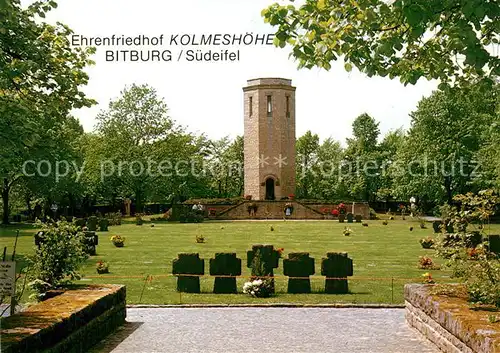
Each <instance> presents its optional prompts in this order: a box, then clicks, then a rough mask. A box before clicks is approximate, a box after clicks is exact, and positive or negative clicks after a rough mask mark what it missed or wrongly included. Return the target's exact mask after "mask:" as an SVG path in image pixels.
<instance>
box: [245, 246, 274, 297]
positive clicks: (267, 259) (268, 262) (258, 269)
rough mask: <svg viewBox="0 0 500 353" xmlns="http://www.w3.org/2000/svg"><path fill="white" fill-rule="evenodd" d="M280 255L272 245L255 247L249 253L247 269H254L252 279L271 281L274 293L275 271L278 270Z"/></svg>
mask: <svg viewBox="0 0 500 353" xmlns="http://www.w3.org/2000/svg"><path fill="white" fill-rule="evenodd" d="M279 259H280V255H279V252H278V251H277V250H275V249H274V247H273V246H272V245H254V246H252V250H249V251H247V267H248V268H251V269H252V279H258V278H262V279H270V284H271V293H274V278H272V277H274V271H273V270H274V269H275V268H278V265H279Z"/></svg>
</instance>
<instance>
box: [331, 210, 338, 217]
mask: <svg viewBox="0 0 500 353" xmlns="http://www.w3.org/2000/svg"><path fill="white" fill-rule="evenodd" d="M339 214H340V212H339V210H337V209H333V210H332V215H333V216H335V217H336V216H338V215H339Z"/></svg>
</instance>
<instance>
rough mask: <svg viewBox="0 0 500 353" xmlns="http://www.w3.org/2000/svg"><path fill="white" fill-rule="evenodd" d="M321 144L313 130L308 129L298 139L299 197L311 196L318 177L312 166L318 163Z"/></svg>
mask: <svg viewBox="0 0 500 353" xmlns="http://www.w3.org/2000/svg"><path fill="white" fill-rule="evenodd" d="M319 146H320V145H319V137H318V135H317V134H313V133H312V132H311V131H307V132H306V133H305V134H304V135H303V136H301V137H299V138H298V139H297V142H296V151H297V157H296V158H297V162H296V166H297V191H298V195H297V196H299V197H302V198H306V199H307V198H309V197H310V194H311V188H312V186H313V183H314V180H315V179H316V177H317V173H316V171H314V170H313V168H312V167H313V166H315V165H316V163H317V154H318V149H319Z"/></svg>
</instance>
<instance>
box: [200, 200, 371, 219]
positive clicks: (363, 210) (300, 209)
mask: <svg viewBox="0 0 500 353" xmlns="http://www.w3.org/2000/svg"><path fill="white" fill-rule="evenodd" d="M252 203H254V204H256V205H257V212H256V213H255V215H252V216H250V214H249V212H248V205H250V204H252ZM287 203H291V204H292V205H293V208H294V210H293V213H292V215H291V216H289V217H286V218H287V219H304V220H307V219H310V220H315V219H316V220H318V219H332V217H331V216H327V215H324V214H323V213H322V210H323V209H329V210H331V209H333V208H335V207H336V206H337V205H336V204H306V203H301V202H300V200H299V201H295V200H293V201H292V200H289V201H245V202H242V203H241V204H239V205H234V206H229V207H228V206H225V210H221V209H218V210H217V216H216V217H214V218H216V219H225V220H231V219H241V220H243V219H283V217H284V207H285V205H286V204H287ZM346 206H347V212H352V211H354V212H353V213H354V214H355V215H356V214H360V215H361V216H362V218H363V219H369V217H370V207H369V206H368V204H366V203H356V204H348V205H346ZM209 208H214V209H215V207H214V206H211V205H207V206H206V209H209Z"/></svg>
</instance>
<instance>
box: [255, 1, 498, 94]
mask: <svg viewBox="0 0 500 353" xmlns="http://www.w3.org/2000/svg"><path fill="white" fill-rule="evenodd" d="M262 14H263V16H264V19H265V21H266V22H269V23H270V24H271V25H273V26H276V27H277V31H276V39H275V44H276V45H278V46H280V47H285V46H286V45H287V44H289V45H291V46H292V52H291V56H293V57H294V58H295V59H297V60H298V62H299V66H300V67H306V68H312V67H314V66H319V67H322V68H325V69H327V70H328V69H330V67H331V63H332V61H335V60H338V59H339V58H343V60H344V62H345V69H346V70H347V71H351V70H352V68H353V67H357V68H358V69H359V70H360V71H361V72H364V73H366V74H367V75H368V76H373V75H379V76H389V77H390V78H394V77H399V78H400V80H401V82H403V83H404V84H408V83H410V84H415V83H416V82H417V81H418V80H419V79H420V78H422V77H425V78H427V79H438V80H440V81H441V82H442V84H443V85H444V84H446V83H449V82H451V81H454V80H455V81H458V82H459V83H463V82H472V81H474V80H475V79H477V78H480V79H484V80H487V81H489V82H492V81H493V80H494V79H495V78H497V77H498V75H499V73H500V59H499V58H498V55H497V53H495V52H494V51H493V50H491V48H489V47H490V46H492V45H493V46H496V45H498V42H499V27H498V22H499V21H500V3H499V2H498V1H495V0H467V1H463V0H411V1H409V0H391V1H386V0H357V1H343V0H306V1H305V2H304V3H303V4H302V5H300V6H298V5H297V6H296V5H280V4H277V3H276V4H273V5H271V6H270V7H269V8H267V9H265V10H263V13H262Z"/></svg>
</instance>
